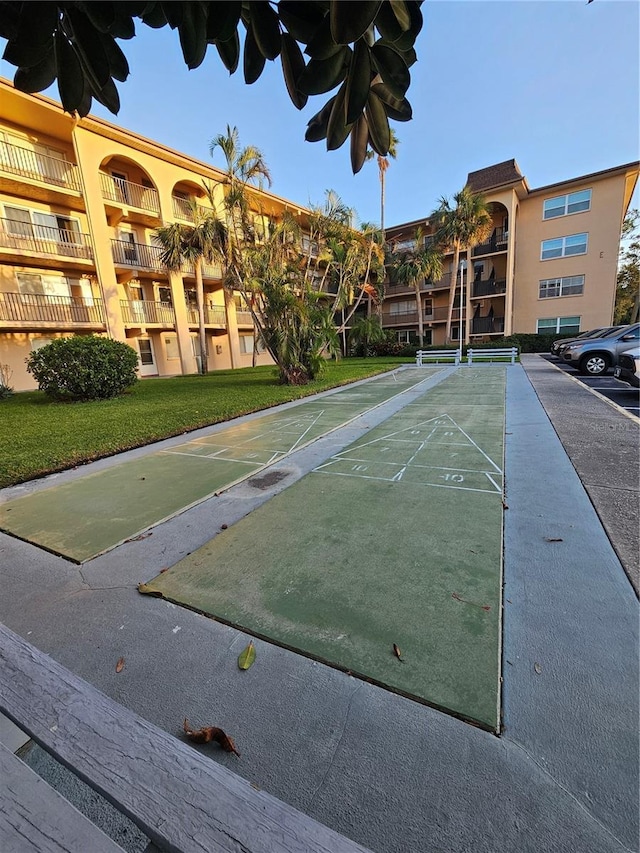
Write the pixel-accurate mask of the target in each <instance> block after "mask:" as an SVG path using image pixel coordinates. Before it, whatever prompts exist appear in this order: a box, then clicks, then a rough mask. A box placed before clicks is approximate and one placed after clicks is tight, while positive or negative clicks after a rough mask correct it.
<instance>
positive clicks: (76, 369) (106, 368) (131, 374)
mask: <svg viewBox="0 0 640 853" xmlns="http://www.w3.org/2000/svg"><path fill="white" fill-rule="evenodd" d="M137 366H138V356H137V354H136V352H135V350H133V349H132V348H131V347H130V346H128V345H127V344H124V343H121V342H120V341H112V340H111V339H110V338H100V337H97V336H95V335H84V336H82V335H77V336H74V337H71V338H59V339H58V340H55V341H52V342H51V343H50V344H47V345H46V346H44V347H42V348H41V349H39V350H36V351H35V352H33V353H31V355H30V356H29V358H28V359H27V370H28V371H29V373H31V374H32V375H33V377H34V378H35V380H36V382H37V383H38V387H39V388H40V390H41V391H44V393H45V394H47V396H49V397H52V398H53V399H54V400H102V399H108V398H110V397H117V396H118V395H119V394H122V393H123V392H124V391H125V390H126V389H127V388H129V387H130V386H131V385H133V384H134V383H135V382H137V380H138V377H137V375H136V368H137Z"/></svg>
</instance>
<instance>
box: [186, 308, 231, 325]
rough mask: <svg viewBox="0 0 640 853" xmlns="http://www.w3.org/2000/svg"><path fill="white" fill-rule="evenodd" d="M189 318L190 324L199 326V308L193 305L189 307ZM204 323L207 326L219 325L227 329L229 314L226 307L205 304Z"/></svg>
mask: <svg viewBox="0 0 640 853" xmlns="http://www.w3.org/2000/svg"><path fill="white" fill-rule="evenodd" d="M187 320H188V322H189V325H190V326H197V325H198V323H199V320H198V309H197V308H195V307H194V306H193V305H190V306H189V307H188V308H187ZM204 324H205V326H218V327H221V328H223V329H225V328H226V326H227V316H226V314H225V310H224V308H222V307H219V308H218V307H214V306H211V305H205V308H204Z"/></svg>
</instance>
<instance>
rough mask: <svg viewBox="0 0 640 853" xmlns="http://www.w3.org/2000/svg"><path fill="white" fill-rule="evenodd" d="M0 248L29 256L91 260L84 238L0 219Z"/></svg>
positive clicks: (64, 230) (91, 254) (17, 221)
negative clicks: (53, 256) (59, 256)
mask: <svg viewBox="0 0 640 853" xmlns="http://www.w3.org/2000/svg"><path fill="white" fill-rule="evenodd" d="M0 246H2V247H4V248H6V249H19V250H20V251H22V252H28V253H29V254H31V255H47V256H48V257H50V256H52V255H64V256H65V257H69V258H85V259H87V260H89V259H91V258H92V257H93V249H92V248H91V240H90V237H89V235H88V234H81V233H80V232H79V231H71V230H69V229H67V228H53V227H51V226H49V225H33V224H32V223H31V222H21V221H19V220H17V219H0Z"/></svg>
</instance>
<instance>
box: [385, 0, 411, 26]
mask: <svg viewBox="0 0 640 853" xmlns="http://www.w3.org/2000/svg"><path fill="white" fill-rule="evenodd" d="M389 5H390V6H391V9H392V11H393V14H394V15H395V18H396V20H397V22H398V24H399V26H400V29H401V30H402V32H406V31H407V30H408V29H409V27H410V26H411V16H410V14H409V11H408V9H407V4H406V3H405V2H404V0H389Z"/></svg>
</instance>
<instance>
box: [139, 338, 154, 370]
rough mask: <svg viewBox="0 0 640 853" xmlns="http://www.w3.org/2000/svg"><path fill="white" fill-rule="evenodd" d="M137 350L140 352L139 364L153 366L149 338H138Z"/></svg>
mask: <svg viewBox="0 0 640 853" xmlns="http://www.w3.org/2000/svg"><path fill="white" fill-rule="evenodd" d="M138 349H139V350H140V364H153V349H152V348H151V341H150V340H149V338H138Z"/></svg>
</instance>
